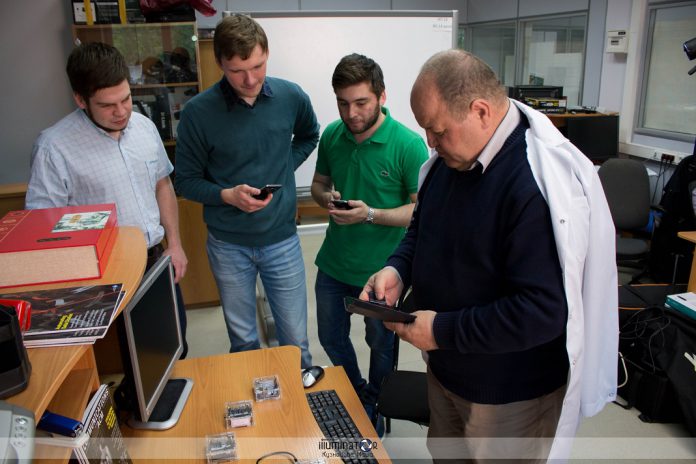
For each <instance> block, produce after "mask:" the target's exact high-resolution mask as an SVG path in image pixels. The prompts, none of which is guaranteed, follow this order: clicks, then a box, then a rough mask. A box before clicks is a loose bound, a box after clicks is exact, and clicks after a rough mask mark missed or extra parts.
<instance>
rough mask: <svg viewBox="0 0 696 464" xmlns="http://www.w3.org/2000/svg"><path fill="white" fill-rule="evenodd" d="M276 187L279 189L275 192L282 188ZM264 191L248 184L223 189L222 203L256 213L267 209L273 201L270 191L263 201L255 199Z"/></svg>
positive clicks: (221, 193)
mask: <svg viewBox="0 0 696 464" xmlns="http://www.w3.org/2000/svg"><path fill="white" fill-rule="evenodd" d="M276 187H277V188H275V189H274V190H273V191H275V190H277V189H278V188H280V186H277V185H276ZM267 190H271V189H267ZM262 191H263V189H259V188H256V187H252V186H250V185H247V184H240V185H237V186H235V187H231V188H227V189H222V191H221V192H220V197H221V198H222V201H224V202H225V203H227V204H228V205H232V206H234V207H236V208H239V209H240V210H242V211H244V212H245V213H254V212H256V211H259V210H261V209H263V208H265V207H266V206H267V205H268V204H269V203H270V202H271V200H272V199H273V193H271V192H270V191H267V193H266V197H265V199H263V200H261V199H258V198H255V197H254V196H258V195H261V194H262Z"/></svg>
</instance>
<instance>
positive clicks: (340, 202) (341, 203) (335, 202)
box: [331, 200, 353, 209]
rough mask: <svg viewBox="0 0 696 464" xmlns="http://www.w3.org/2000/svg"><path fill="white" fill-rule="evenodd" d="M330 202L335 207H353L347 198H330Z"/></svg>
mask: <svg viewBox="0 0 696 464" xmlns="http://www.w3.org/2000/svg"><path fill="white" fill-rule="evenodd" d="M331 203H332V204H333V206H334V208H336V209H353V207H352V206H350V205H349V204H348V200H331Z"/></svg>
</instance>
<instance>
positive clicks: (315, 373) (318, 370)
mask: <svg viewBox="0 0 696 464" xmlns="http://www.w3.org/2000/svg"><path fill="white" fill-rule="evenodd" d="M322 377H324V368H323V367H321V366H312V367H308V368H307V369H303V370H302V385H304V387H305V388H309V387H311V386H312V385H314V384H315V383H317V382H318V381H320V380H321V378H322Z"/></svg>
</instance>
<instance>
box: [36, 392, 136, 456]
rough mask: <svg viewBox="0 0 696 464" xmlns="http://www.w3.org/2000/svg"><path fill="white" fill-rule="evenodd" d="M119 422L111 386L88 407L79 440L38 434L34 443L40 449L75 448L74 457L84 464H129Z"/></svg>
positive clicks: (93, 399)
mask: <svg viewBox="0 0 696 464" xmlns="http://www.w3.org/2000/svg"><path fill="white" fill-rule="evenodd" d="M116 419H117V417H116V410H115V408H114V402H113V398H112V396H111V393H110V392H109V389H108V386H107V385H106V384H104V385H101V386H100V387H99V389H98V390H97V391H96V392H95V393H94V395H93V396H92V399H91V400H90V401H89V404H87V408H86V409H85V413H84V415H83V416H82V430H81V431H80V433H79V434H78V435H77V436H76V437H65V436H61V435H54V434H49V433H46V432H42V431H40V430H37V431H36V437H35V442H36V444H38V445H49V446H59V447H67V448H72V449H73V455H74V457H75V458H76V459H77V461H78V462H80V463H82V464H88V463H90V462H91V463H95V462H96V463H99V462H115V463H130V462H131V460H130V457H129V456H128V451H127V449H126V445H125V443H124V441H123V435H122V434H121V429H120V428H119V426H118V420H116ZM49 455H50V453H49Z"/></svg>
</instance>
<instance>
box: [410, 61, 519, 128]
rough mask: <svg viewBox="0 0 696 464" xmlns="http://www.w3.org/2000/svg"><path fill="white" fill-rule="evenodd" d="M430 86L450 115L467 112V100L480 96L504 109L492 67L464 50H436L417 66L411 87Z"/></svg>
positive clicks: (505, 100) (469, 102)
mask: <svg viewBox="0 0 696 464" xmlns="http://www.w3.org/2000/svg"><path fill="white" fill-rule="evenodd" d="M425 87H428V88H430V89H434V90H435V91H436V92H437V93H439V94H440V97H441V98H442V100H443V101H444V102H445V105H446V107H447V110H448V111H449V112H450V113H452V115H456V116H463V115H465V114H466V113H468V112H469V109H470V106H471V102H473V101H474V100H475V99H477V98H480V99H483V100H486V101H488V102H489V103H490V104H491V105H492V106H493V107H501V108H504V109H507V105H508V102H507V96H506V93H505V88H504V87H503V86H502V85H501V84H500V82H499V81H498V78H497V77H496V75H495V73H494V72H493V70H492V69H491V68H490V66H488V65H487V64H486V63H485V62H484V61H483V60H481V59H480V58H478V57H477V56H475V55H472V54H471V53H469V52H466V51H464V50H446V51H442V52H439V53H436V54H435V55H433V56H432V57H430V58H429V59H428V61H426V62H425V64H424V65H423V67H422V68H421V71H420V73H419V74H418V77H417V78H416V82H415V84H414V85H413V90H412V91H411V97H412V98H413V95H414V93H416V92H417V91H422V90H423V89H424V88H425Z"/></svg>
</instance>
